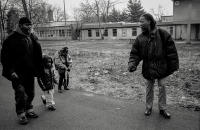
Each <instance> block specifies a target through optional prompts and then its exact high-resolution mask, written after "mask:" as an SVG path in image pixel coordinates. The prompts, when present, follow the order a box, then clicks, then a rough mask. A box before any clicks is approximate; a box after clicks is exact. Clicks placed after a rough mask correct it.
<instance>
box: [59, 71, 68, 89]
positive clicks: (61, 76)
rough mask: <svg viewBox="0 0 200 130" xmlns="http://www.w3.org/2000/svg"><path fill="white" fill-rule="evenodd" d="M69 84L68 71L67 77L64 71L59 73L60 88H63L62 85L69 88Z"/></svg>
mask: <svg viewBox="0 0 200 130" xmlns="http://www.w3.org/2000/svg"><path fill="white" fill-rule="evenodd" d="M68 84H69V74H68V72H67V79H66V76H65V72H64V73H59V83H58V90H61V87H62V85H63V86H64V88H67V87H68Z"/></svg>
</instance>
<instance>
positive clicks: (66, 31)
mask: <svg viewBox="0 0 200 130" xmlns="http://www.w3.org/2000/svg"><path fill="white" fill-rule="evenodd" d="M63 4H64V19H65V37H66V44H67V37H68V36H67V23H66V21H67V20H66V12H65V0H63Z"/></svg>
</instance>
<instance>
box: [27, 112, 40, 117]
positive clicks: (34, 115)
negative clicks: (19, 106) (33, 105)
mask: <svg viewBox="0 0 200 130" xmlns="http://www.w3.org/2000/svg"><path fill="white" fill-rule="evenodd" d="M26 117H28V118H38V115H37V114H36V113H35V112H33V111H31V112H27V113H26Z"/></svg>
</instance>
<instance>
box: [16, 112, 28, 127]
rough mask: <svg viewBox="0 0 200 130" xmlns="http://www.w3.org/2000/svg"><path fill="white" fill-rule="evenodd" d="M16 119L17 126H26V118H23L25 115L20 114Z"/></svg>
mask: <svg viewBox="0 0 200 130" xmlns="http://www.w3.org/2000/svg"><path fill="white" fill-rule="evenodd" d="M17 117H18V119H19V124H21V125H26V124H28V119H27V117H26V116H25V113H22V114H19V115H17Z"/></svg>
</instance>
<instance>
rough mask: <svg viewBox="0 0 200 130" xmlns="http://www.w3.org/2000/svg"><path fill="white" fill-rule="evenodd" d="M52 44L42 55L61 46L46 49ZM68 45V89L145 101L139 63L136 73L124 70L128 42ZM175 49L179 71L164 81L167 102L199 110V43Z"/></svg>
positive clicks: (156, 89) (178, 45)
mask: <svg viewBox="0 0 200 130" xmlns="http://www.w3.org/2000/svg"><path fill="white" fill-rule="evenodd" d="M43 43H44V42H43ZM48 43H49V42H48ZM52 43H53V44H54V43H55V42H52ZM44 44H45V43H44ZM44 44H43V45H44ZM53 44H51V43H49V44H48V47H47V48H45V47H44V48H43V50H44V52H46V53H48V54H50V55H53V54H54V53H55V51H56V50H58V49H60V48H61V46H56V47H55V46H49V45H53ZM67 46H68V47H69V49H70V51H71V56H72V59H73V69H72V71H71V75H70V77H71V78H70V81H71V82H70V84H71V85H70V87H71V88H75V89H81V90H85V91H90V92H94V93H96V94H104V95H108V96H112V97H116V98H123V99H128V100H132V99H134V100H139V101H142V102H145V89H146V88H145V80H144V79H143V77H142V75H141V64H142V63H140V65H139V66H138V68H137V71H136V72H134V73H129V72H128V71H127V62H128V59H129V52H130V49H131V45H130V44H128V41H101V40H99V41H85V42H69V43H67ZM176 46H177V50H178V54H179V59H180V69H179V71H178V72H176V73H174V74H173V75H171V76H169V77H168V79H167V86H166V89H167V100H168V101H167V103H168V104H169V105H172V106H181V107H186V108H190V109H193V110H199V109H200V44H195V45H186V44H177V45H176ZM156 86H157V85H156ZM155 95H158V88H157V87H155ZM155 100H156V101H155V103H157V100H158V99H157V96H155Z"/></svg>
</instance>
